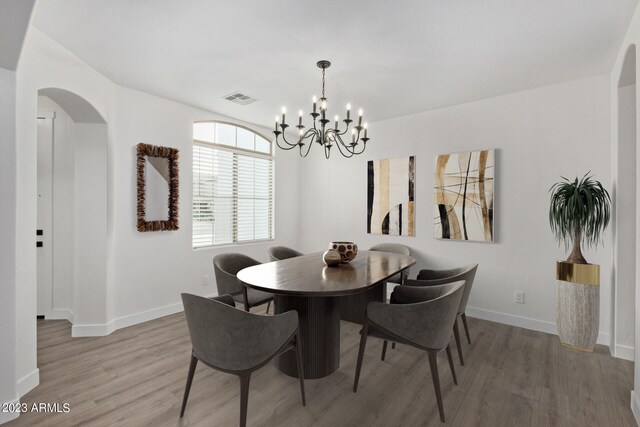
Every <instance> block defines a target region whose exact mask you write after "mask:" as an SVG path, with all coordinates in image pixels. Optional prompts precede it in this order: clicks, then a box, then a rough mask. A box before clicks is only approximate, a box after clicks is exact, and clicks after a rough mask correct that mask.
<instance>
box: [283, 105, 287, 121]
mask: <svg viewBox="0 0 640 427" xmlns="http://www.w3.org/2000/svg"><path fill="white" fill-rule="evenodd" d="M286 112H287V109H286V108H285V107H282V124H284V115H285V113H286Z"/></svg>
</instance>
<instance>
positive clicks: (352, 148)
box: [338, 135, 369, 157]
mask: <svg viewBox="0 0 640 427" xmlns="http://www.w3.org/2000/svg"><path fill="white" fill-rule="evenodd" d="M339 139H340V142H341V143H342V145H343V146H344V148H345V149H346V150H347V152H349V153H350V154H351V156H349V157H353V156H354V155H355V156H357V155H360V154H362V153H364V150H365V149H366V148H367V141H368V140H369V138H360V135H358V139H356V141H355V143H351V144H345V143H344V141H343V140H342V138H339ZM360 141H362V143H361V144H359V143H360ZM358 145H360V147H362V149H361V150H360V151H357V150H356V147H357V146H358ZM338 147H339V146H338ZM340 153H342V150H340ZM343 155H344V154H343ZM345 157H346V156H345Z"/></svg>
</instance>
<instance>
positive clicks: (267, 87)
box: [34, 0, 637, 126]
mask: <svg viewBox="0 0 640 427" xmlns="http://www.w3.org/2000/svg"><path fill="white" fill-rule="evenodd" d="M636 4H637V0H615V1H614V0H589V1H584V0H537V1H530V0H484V1H470V0H448V1H436V0H404V1H395V2H392V1H385V0H323V1H321V2H318V1H310V0H279V1H265V0H235V1H232V0H227V1H221V0H217V1H215V0H190V1H188V2H187V1H179V0H137V1H130V0H110V1H104V0H57V1H55V2H54V1H40V2H38V4H37V8H36V12H35V17H34V23H35V25H36V26H37V27H38V28H40V29H41V30H42V31H43V32H45V33H46V34H47V35H49V36H50V37H51V38H53V39H54V40H56V41H57V42H58V43H60V44H62V45H63V46H65V47H66V48H67V49H69V50H70V51H71V52H73V53H74V54H76V55H77V56H79V57H80V58H82V59H83V60H84V61H86V62H87V63H88V64H90V65H91V66H93V67H94V68H96V69H97V70H99V71H100V72H102V73H103V74H104V75H106V76H107V77H108V78H110V79H111V80H113V81H114V82H116V83H119V84H121V85H124V86H128V87H131V88H135V89H139V90H143V91H145V92H149V93H152V94H155V95H159V96H162V97H166V98H169V99H173V100H177V101H180V102H184V103H186V104H190V105H194V106H197V107H201V108H204V109H207V110H212V111H215V112H218V113H222V114H226V115H229V116H232V117H236V118H238V119H242V120H246V121H249V122H253V123H256V124H261V125H265V126H273V120H274V116H275V115H276V114H278V113H279V112H280V109H281V107H282V106H287V108H288V111H289V113H290V115H289V117H290V121H291V120H295V116H296V115H297V111H298V110H299V109H301V108H302V109H304V110H305V112H306V113H308V112H309V110H310V107H311V96H312V95H318V96H319V95H320V90H321V74H320V70H319V69H318V68H316V65H315V64H316V62H317V61H318V60H319V59H328V60H330V61H331V62H332V63H333V65H332V66H331V68H329V69H328V70H327V97H328V98H329V114H330V117H333V115H334V114H339V115H340V116H343V115H344V105H345V104H346V103H347V102H348V101H349V102H351V103H352V105H353V108H354V111H355V110H357V109H358V108H360V107H362V108H364V110H365V119H366V120H368V121H379V120H384V119H389V118H392V117H397V116H402V115H407V114H412V113H417V112H421V111H426V110H431V109H436V108H442V107H446V106H451V105H456V104H461V103H465V102H469V101H474V100H478V99H483V98H488V97H493V96H497V95H502V94H506V93H510V92H516V91H521V90H526V89H530V88H534V87H539V86H544V85H549V84H554V83H559V82H563V81H568V80H573V79H579V78H583V77H587V76H592V75H598V74H603V73H607V72H609V71H610V70H611V68H612V66H613V62H614V60H615V57H616V55H617V52H618V50H619V48H620V44H621V42H622V39H623V37H624V34H625V32H626V30H627V27H628V25H629V23H630V20H631V16H632V15H633V12H634V9H635V6H636ZM234 91H240V92H242V93H245V94H247V95H250V96H252V97H254V98H257V99H258V102H255V103H253V104H249V105H245V106H243V105H238V104H234V103H232V102H229V101H227V100H225V99H223V97H224V96H225V95H227V94H230V93H231V92H234Z"/></svg>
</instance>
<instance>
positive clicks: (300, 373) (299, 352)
mask: <svg viewBox="0 0 640 427" xmlns="http://www.w3.org/2000/svg"><path fill="white" fill-rule="evenodd" d="M296 362H297V364H298V378H300V394H301V395H302V406H306V405H307V400H306V398H305V394H304V366H303V364H302V340H301V339H300V330H299V329H298V330H297V331H296Z"/></svg>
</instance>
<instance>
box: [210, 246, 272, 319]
mask: <svg viewBox="0 0 640 427" xmlns="http://www.w3.org/2000/svg"><path fill="white" fill-rule="evenodd" d="M258 264H260V262H259V261H256V260H255V259H253V258H251V257H248V256H246V255H243V254H238V253H226V254H220V255H216V256H215V257H213V271H214V273H215V275H216V286H217V288H218V295H224V294H229V295H231V296H232V297H233V299H234V300H235V301H236V302H239V303H243V304H244V309H245V311H249V309H250V308H251V307H255V306H258V305H262V304H264V303H268V305H267V312H269V305H271V301H273V294H270V293H268V292H261V291H258V290H255V289H252V288H247V287H246V286H244V285H243V284H242V283H241V282H240V281H239V280H238V277H237V276H236V275H237V274H238V272H239V271H240V270H242V269H244V268H247V267H251V266H254V265H258Z"/></svg>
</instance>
